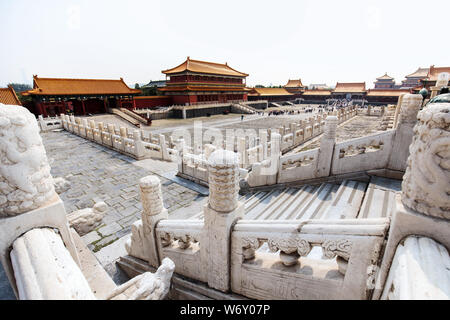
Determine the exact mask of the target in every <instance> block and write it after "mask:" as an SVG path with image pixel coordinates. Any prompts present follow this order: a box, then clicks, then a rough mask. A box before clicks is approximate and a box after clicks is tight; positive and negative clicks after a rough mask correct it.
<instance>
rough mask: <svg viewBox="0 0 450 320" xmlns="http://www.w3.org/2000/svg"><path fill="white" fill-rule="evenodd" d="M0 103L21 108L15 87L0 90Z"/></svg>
mask: <svg viewBox="0 0 450 320" xmlns="http://www.w3.org/2000/svg"><path fill="white" fill-rule="evenodd" d="M0 103H3V104H10V105H18V106H21V105H22V104H21V103H20V100H19V98H17V95H16V92H15V91H14V89H13V87H11V86H8V87H7V88H0Z"/></svg>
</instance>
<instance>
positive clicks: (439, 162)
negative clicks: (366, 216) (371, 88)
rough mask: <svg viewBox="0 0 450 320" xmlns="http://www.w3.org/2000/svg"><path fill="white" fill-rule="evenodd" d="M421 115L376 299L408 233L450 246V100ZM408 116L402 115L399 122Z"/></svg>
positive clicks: (379, 276)
mask: <svg viewBox="0 0 450 320" xmlns="http://www.w3.org/2000/svg"><path fill="white" fill-rule="evenodd" d="M408 96H409V95H406V96H405V99H406V101H405V99H404V102H403V104H402V106H403V105H405V103H407V101H408V98H410V97H408ZM417 100H418V99H417ZM412 113H413V112H412V111H411V112H410V113H408V114H409V115H411V114H412ZM417 118H418V122H417V124H416V125H415V127H414V138H413V140H412V143H411V145H410V148H409V150H410V155H409V158H408V165H407V168H406V172H405V175H404V177H403V183H402V192H401V194H400V195H397V199H396V207H395V211H394V212H393V214H392V222H391V226H390V229H389V237H388V243H387V245H386V249H385V254H384V257H383V261H382V264H381V268H380V272H379V274H378V278H377V283H376V288H375V293H374V298H375V299H378V298H379V297H380V295H381V290H382V289H383V286H384V283H385V280H386V277H387V274H388V272H389V268H390V266H391V263H392V259H393V257H394V254H395V251H396V248H397V246H398V245H399V243H400V242H401V241H402V240H403V239H405V238H406V237H408V236H410V235H414V236H424V237H427V238H430V239H433V240H435V241H437V242H439V243H440V244H442V245H443V246H444V247H446V249H447V250H450V209H449V208H450V197H449V194H450V166H449V163H450V154H449V152H448V150H450V106H449V104H448V103H436V104H431V105H428V106H427V107H425V108H424V109H423V110H422V111H420V112H419V114H418V116H417ZM408 119H409V118H408V117H406V119H405V118H403V119H402V118H400V120H399V125H400V123H401V122H402V121H406V120H408ZM395 152H397V151H395Z"/></svg>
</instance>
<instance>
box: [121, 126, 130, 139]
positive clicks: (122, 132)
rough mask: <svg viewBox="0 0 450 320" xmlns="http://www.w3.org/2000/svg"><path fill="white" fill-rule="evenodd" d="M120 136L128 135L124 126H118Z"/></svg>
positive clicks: (125, 136)
mask: <svg viewBox="0 0 450 320" xmlns="http://www.w3.org/2000/svg"><path fill="white" fill-rule="evenodd" d="M120 136H121V137H122V138H128V136H127V128H125V127H120Z"/></svg>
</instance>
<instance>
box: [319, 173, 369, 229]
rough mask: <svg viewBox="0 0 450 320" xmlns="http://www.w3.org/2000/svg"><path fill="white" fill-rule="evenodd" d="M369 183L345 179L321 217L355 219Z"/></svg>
mask: <svg viewBox="0 0 450 320" xmlns="http://www.w3.org/2000/svg"><path fill="white" fill-rule="evenodd" d="M366 187H367V183H366V182H359V181H353V180H345V181H343V182H342V183H341V185H340V186H339V190H338V191H337V193H336V195H335V197H334V199H333V202H332V203H331V205H330V206H329V207H328V209H327V210H326V211H325V212H324V213H323V215H322V216H321V219H333V220H334V219H354V218H356V217H357V215H358V212H359V209H360V207H361V203H362V201H363V199H364V194H365V191H366Z"/></svg>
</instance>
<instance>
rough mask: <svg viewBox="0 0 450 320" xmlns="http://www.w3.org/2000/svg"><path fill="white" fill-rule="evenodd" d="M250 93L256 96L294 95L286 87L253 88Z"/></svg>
mask: <svg viewBox="0 0 450 320" xmlns="http://www.w3.org/2000/svg"><path fill="white" fill-rule="evenodd" d="M250 95H256V96H292V95H293V94H292V93H290V92H288V91H287V90H286V89H285V88H252V90H251V91H250Z"/></svg>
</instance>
